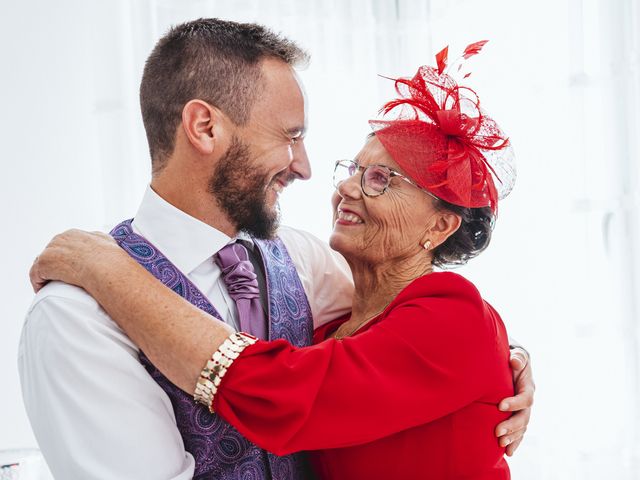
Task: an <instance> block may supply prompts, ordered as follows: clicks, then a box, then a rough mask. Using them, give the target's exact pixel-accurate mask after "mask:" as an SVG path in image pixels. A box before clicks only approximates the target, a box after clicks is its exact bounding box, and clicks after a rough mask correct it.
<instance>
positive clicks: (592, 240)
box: [0, 0, 640, 480]
mask: <svg viewBox="0 0 640 480" xmlns="http://www.w3.org/2000/svg"><path fill="white" fill-rule="evenodd" d="M200 16H222V17H225V18H231V19H235V20H250V21H260V22H263V23H265V24H267V25H269V26H271V27H273V28H274V29H276V30H281V31H283V32H284V33H286V34H287V35H289V36H291V37H292V38H294V39H296V40H298V41H299V42H300V43H302V44H303V45H304V46H306V47H308V49H309V50H310V51H311V53H312V55H313V61H312V64H311V66H310V68H309V69H308V70H307V71H305V72H303V73H302V77H303V80H304V82H305V84H306V88H307V91H308V94H309V98H310V106H311V110H310V114H311V116H310V121H311V125H310V127H311V129H310V132H309V136H308V141H307V144H308V150H309V153H310V156H311V159H312V165H313V168H314V178H313V179H312V180H311V181H309V182H305V183H302V182H299V183H298V184H297V185H294V186H292V187H290V190H289V191H288V192H286V193H285V194H284V196H283V201H282V210H283V217H284V220H285V222H286V223H288V224H291V225H295V226H298V227H301V228H304V229H307V230H310V231H312V232H314V233H316V234H317V235H319V236H320V237H323V238H326V237H327V236H328V233H329V231H330V223H329V218H330V217H329V206H328V198H329V195H330V193H331V166H332V163H333V161H334V160H335V159H336V158H340V157H349V156H353V155H354V154H355V153H356V152H357V150H358V149H359V147H360V145H361V143H362V141H363V138H364V136H365V135H366V133H367V132H368V126H367V124H366V120H367V119H369V118H371V117H372V116H373V115H374V114H375V112H376V110H377V108H378V107H379V106H380V104H381V103H382V101H383V100H385V99H388V98H389V95H391V94H392V86H391V84H390V82H388V81H386V80H383V79H380V78H378V77H376V75H377V74H384V75H389V76H393V75H412V74H413V73H414V71H415V69H416V67H417V66H418V65H420V64H422V63H431V64H432V63H433V54H434V53H435V52H436V51H437V50H439V49H440V47H442V46H444V45H446V44H447V43H450V44H451V49H450V51H451V52H452V54H453V52H455V51H461V49H462V48H464V46H465V45H466V44H467V43H470V42H472V41H476V40H480V39H487V38H488V39H490V40H491V41H490V43H489V44H488V45H487V47H486V48H485V51H483V53H482V54H481V55H480V56H478V57H477V58H476V59H475V60H474V61H473V72H474V73H473V75H472V77H471V78H470V83H471V86H472V87H474V88H476V89H477V91H478V92H479V93H480V95H481V98H482V100H483V105H484V106H485V107H486V108H487V110H488V111H489V112H490V113H491V114H492V115H493V116H494V117H495V118H496V119H498V120H499V121H500V123H501V124H502V125H503V127H504V128H505V129H506V130H507V132H509V134H510V135H511V138H512V141H513V143H514V145H515V148H516V153H517V155H518V162H519V179H518V182H517V183H516V188H515V190H514V192H513V194H512V195H511V196H510V197H509V198H508V199H507V200H506V201H505V202H504V204H503V205H502V206H501V211H500V219H499V221H498V226H497V229H496V232H495V237H494V241H493V244H492V246H491V248H490V249H489V251H487V252H486V253H484V254H483V255H482V256H481V257H480V258H478V259H477V260H475V261H474V262H472V264H471V265H469V266H468V267H465V268H464V269H463V270H462V272H463V273H464V274H466V275H468V276H469V277H470V278H472V279H473V280H474V281H475V282H476V283H477V284H478V285H479V286H480V288H481V290H482V291H483V292H484V293H485V296H486V297H487V298H488V299H489V300H490V301H492V302H493V303H494V304H495V306H496V307H498V309H499V310H500V311H501V312H502V314H503V317H504V318H505V320H506V323H507V325H508V327H509V329H510V331H511V333H512V335H513V336H514V337H516V338H518V339H519V340H520V341H521V342H522V343H524V344H525V345H526V346H527V347H528V348H529V349H530V350H531V352H532V354H533V361H534V369H535V370H534V373H535V377H536V380H537V384H538V392H537V395H536V401H537V404H536V406H535V409H534V417H533V419H532V422H531V427H530V430H529V432H528V433H527V437H526V440H525V443H524V444H523V445H522V447H521V449H520V451H519V452H518V453H517V455H516V457H515V458H514V459H513V460H511V465H512V468H513V472H514V475H513V476H514V478H518V479H523V480H526V479H536V480H539V479H562V480H566V479H573V478H575V479H601V478H606V477H609V478H616V479H621V480H628V479H629V480H630V479H633V478H638V475H640V473H639V472H640V470H639V464H640V459H639V457H638V455H639V452H640V441H639V435H640V428H639V427H640V419H639V417H638V411H637V405H638V403H639V400H640V395H639V386H638V384H639V375H638V366H639V362H638V355H639V349H638V342H639V330H638V321H639V319H638V312H639V310H640V304H639V303H638V298H640V295H638V293H640V292H639V291H638V289H639V285H640V283H639V280H638V276H639V274H640V251H639V249H638V242H639V241H640V235H639V223H640V222H639V219H638V206H639V202H638V191H640V189H639V188H638V186H639V183H640V173H639V171H638V159H639V158H638V143H637V140H636V139H635V137H636V135H637V126H638V117H637V112H638V111H639V109H640V101H639V84H640V77H639V74H638V71H639V70H638V65H639V54H638V52H639V51H640V42H638V36H637V35H638V34H637V33H636V32H637V31H638V28H637V27H638V26H639V23H640V13H639V10H638V5H637V2H636V1H635V0H616V1H614V2H608V1H605V0H583V1H580V0H540V1H538V2H535V3H523V2H509V1H507V0H485V1H484V2H473V1H471V0H456V1H451V0H432V1H430V2H429V1H426V0H425V1H417V0H416V1H413V0H399V1H397V2H396V1H386V0H378V1H373V0H355V1H350V2H344V1H340V2H339V1H337V0H333V1H330V0H325V1H321V0H310V1H305V2H294V1H280V0H269V1H264V0H263V1H254V0H244V1H234V2H231V1H189V2H186V1H169V0H157V1H152V0H137V1H133V0H130V1H127V0H110V1H98V0H65V1H60V0H59V1H56V2H46V1H44V0H37V1H28V2H27V1H23V2H15V1H8V0H0V22H2V28H0V49H2V50H1V55H0V58H1V59H2V61H3V63H4V68H3V69H2V75H0V105H2V107H3V112H4V115H2V116H1V117H0V135H1V138H2V145H3V149H2V151H1V153H0V167H1V168H0V179H1V180H2V188H0V209H1V213H2V218H3V220H4V227H3V229H2V235H0V252H2V253H0V268H2V272H3V275H2V279H1V280H0V282H1V283H0V292H2V293H1V294H0V301H1V303H0V304H1V305H2V313H3V315H2V316H3V321H2V324H0V381H1V383H0V385H2V387H1V390H0V392H1V394H0V449H3V448H15V447H21V446H34V445H35V441H34V439H33V437H32V434H31V432H30V428H29V426H28V422H27V419H26V416H25V414H24V411H23V407H22V404H21V399H20V393H19V385H18V379H17V373H16V355H17V344H18V338H19V333H20V328H21V322H22V318H23V316H24V312H25V310H26V308H27V306H28V305H29V303H30V300H31V297H32V295H31V292H30V289H29V286H28V282H27V276H26V272H27V271H28V268H29V265H30V263H31V260H32V258H33V257H34V256H35V255H36V254H37V252H38V251H39V250H40V249H41V248H42V247H43V246H44V244H45V243H46V241H47V240H48V239H49V238H50V237H51V236H52V235H53V234H54V233H56V232H58V231H60V230H63V229H66V228H69V227H81V228H89V229H106V228H108V226H110V225H112V224H114V223H115V222H117V221H118V220H120V219H122V218H125V217H130V216H132V215H133V214H134V213H135V209H136V206H137V203H138V201H139V199H140V197H141V194H142V192H143V189H144V186H145V184H146V182H147V181H148V165H149V161H148V158H147V157H148V155H147V152H146V145H145V142H144V132H143V130H142V126H141V121H140V115H139V113H138V106H137V86H138V82H139V77H140V73H141V69H142V64H143V62H144V59H145V57H146V55H147V54H148V52H149V51H150V49H151V47H152V46H153V43H154V42H155V40H156V39H157V38H158V37H159V36H160V35H161V34H162V33H163V32H164V31H165V30H166V28H167V27H168V25H170V24H171V23H176V22H180V21H183V20H188V19H192V18H197V17H200Z"/></svg>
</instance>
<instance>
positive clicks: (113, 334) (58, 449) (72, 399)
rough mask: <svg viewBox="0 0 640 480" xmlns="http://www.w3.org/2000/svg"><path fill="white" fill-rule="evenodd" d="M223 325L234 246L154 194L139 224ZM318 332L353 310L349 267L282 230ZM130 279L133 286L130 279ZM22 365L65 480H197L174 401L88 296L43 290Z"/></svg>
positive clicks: (27, 327)
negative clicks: (224, 263)
mask: <svg viewBox="0 0 640 480" xmlns="http://www.w3.org/2000/svg"><path fill="white" fill-rule="evenodd" d="M133 229H134V231H135V232H136V233H139V234H140V235H142V236H144V237H145V238H146V239H147V240H149V241H150V242H151V243H153V244H154V245H155V246H156V247H158V248H159V249H160V251H162V253H163V254H164V255H165V256H166V257H167V258H168V259H169V260H170V261H171V262H173V263H174V264H175V265H176V267H178V269H180V271H182V272H183V273H184V274H185V275H186V276H187V277H188V278H189V280H191V281H192V282H193V283H194V284H195V285H196V286H197V287H198V288H199V289H200V290H201V291H202V293H203V294H205V295H206V296H207V298H208V299H209V301H210V302H211V304H212V305H213V306H214V307H215V308H216V310H218V312H219V313H220V315H221V316H222V318H223V319H224V320H225V321H226V322H227V323H229V324H230V325H235V324H236V322H237V318H236V317H237V311H236V308H235V304H234V303H233V300H231V298H230V297H229V295H228V293H227V291H226V288H225V286H224V283H223V282H222V279H221V275H220V273H221V272H220V269H219V267H218V266H217V265H216V264H215V262H214V261H213V258H212V256H213V255H214V254H215V253H216V252H217V251H218V250H219V249H220V248H222V247H223V246H224V245H226V244H227V243H229V242H230V241H233V240H234V239H231V238H229V237H227V236H226V235H224V234H223V233H221V232H219V231H218V230H215V229H214V228H212V227H210V226H209V225H207V224H205V223H202V222H200V221H199V220H197V219H195V218H193V217H191V216H189V215H187V214H186V213H184V212H182V211H181V210H179V209H177V208H175V207H174V206H172V205H170V204H169V203H168V202H166V201H165V200H163V199H162V198H161V197H160V196H159V195H157V194H156V193H155V192H154V191H153V190H152V189H151V188H148V189H147V192H146V194H145V196H144V199H143V201H142V204H141V206H140V209H139V210H138V213H137V215H136V217H135V220H134V222H133ZM278 235H279V236H280V238H281V239H282V241H283V242H284V244H285V246H286V247H287V250H288V251H289V254H290V255H291V258H292V260H293V262H294V264H295V266H296V269H297V271H298V274H299V276H300V279H301V281H302V284H303V286H304V289H305V292H306V294H307V298H308V299H309V303H310V305H311V310H312V314H313V317H314V324H315V326H318V325H320V324H322V323H325V322H327V321H329V320H332V319H333V318H336V317H338V316H340V315H342V314H344V313H346V312H347V311H348V310H349V309H350V302H351V295H352V292H353V284H352V280H351V275H350V272H349V268H348V266H347V265H346V262H345V261H344V259H343V258H342V257H341V256H340V255H338V254H336V253H335V252H333V251H332V250H330V249H329V247H328V245H326V244H325V243H323V242H321V241H320V240H318V239H317V238H315V237H313V236H312V235H310V234H308V233H305V232H301V231H298V230H294V229H291V228H284V227H283V228H281V229H280V230H279V232H278ZM125 280H126V279H125ZM18 366H19V370H20V378H21V383H22V392H23V397H24V402H25V406H26V409H27V414H28V416H29V419H30V421H31V426H32V428H33V431H34V433H35V436H36V439H37V440H38V443H39V446H40V449H41V450H42V453H43V455H44V456H45V459H46V460H47V463H48V464H49V467H50V469H51V471H52V473H53V475H54V476H55V477H56V478H59V479H82V480H90V479H101V480H108V479H113V480H128V479H131V480H140V479H154V480H156V479H157V480H160V479H174V480H178V479H179V480H182V479H191V478H192V477H193V472H194V466H195V465H194V459H193V457H192V456H191V454H189V453H188V452H186V451H185V449H184V444H183V442H182V437H181V436H180V433H179V431H178V428H177V426H176V420H175V416H174V413H173V408H172V406H171V402H170V401H169V398H168V396H167V395H166V394H165V393H164V391H163V390H162V389H161V388H160V386H159V385H158V384H157V383H156V382H155V381H154V380H153V379H152V378H151V377H150V376H149V374H148V373H147V371H146V370H145V369H144V367H143V366H142V365H141V364H140V362H139V360H138V348H137V347H136V345H134V344H133V343H132V342H131V340H130V339H129V338H128V337H127V336H126V335H125V333H124V332H123V331H122V330H120V328H119V327H118V326H117V325H116V324H115V323H114V322H113V321H112V320H111V318H109V316H108V315H107V314H106V313H105V311H104V310H103V309H102V308H100V306H99V305H98V304H97V302H96V301H95V300H94V299H93V298H92V297H91V296H89V295H88V294H87V293H86V292H85V291H84V290H82V289H80V288H76V287H73V286H70V285H67V284H63V283H60V282H53V283H51V284H49V285H47V286H46V287H45V288H43V289H42V290H41V291H40V292H39V293H38V294H37V295H36V297H35V299H34V301H33V303H32V305H31V307H30V309H29V311H28V313H27V317H26V320H25V324H24V327H23V331H22V337H21V340H20V348H19V353H18Z"/></svg>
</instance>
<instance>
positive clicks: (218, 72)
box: [140, 18, 309, 172]
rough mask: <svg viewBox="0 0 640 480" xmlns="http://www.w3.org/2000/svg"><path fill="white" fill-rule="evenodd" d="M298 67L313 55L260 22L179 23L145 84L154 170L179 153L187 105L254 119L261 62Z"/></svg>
mask: <svg viewBox="0 0 640 480" xmlns="http://www.w3.org/2000/svg"><path fill="white" fill-rule="evenodd" d="M266 58H276V59H280V60H282V61H283V62H285V63H287V64H289V65H291V66H298V65H300V64H304V63H306V62H308V59H309V56H308V54H307V53H306V52H305V51H304V50H302V49H301V48H300V47H298V46H297V45H296V44H295V43H294V42H293V41H291V40H289V39H287V38H284V37H282V36H280V35H278V34H276V33H274V32H272V31H271V30H269V29H267V28H265V27H263V26H262V25H257V24H254V23H237V22H231V21H227V20H220V19H217V18H201V19H199V20H194V21H191V22H187V23H183V24H180V25H177V26H174V27H173V28H171V29H170V30H169V32H168V33H167V34H166V35H165V36H164V37H162V38H161V39H160V40H159V41H158V43H157V44H156V46H155V47H154V49H153V51H152V52H151V55H149V58H148V59H147V62H146V64H145V67H144V73H143V75H142V82H141V84H140V107H141V110H142V121H143V122H144V128H145V130H146V132H147V140H148V142H149V152H150V154H151V160H152V165H153V171H154V172H157V171H159V170H160V169H162V167H163V166H164V165H165V163H166V160H167V158H168V157H169V156H170V155H171V154H172V153H173V150H174V147H175V135H176V130H177V128H178V125H179V124H180V122H181V117H182V109H183V108H184V106H185V105H186V104H187V102H189V101H190V100H193V99H200V100H203V101H205V102H207V103H209V104H211V105H214V106H215V107H217V108H219V109H220V110H221V111H223V112H224V113H225V114H226V115H227V116H228V117H229V118H230V119H231V121H233V122H234V123H235V124H236V125H244V124H246V122H247V121H248V120H249V117H250V114H251V108H252V106H253V103H254V101H255V99H256V97H257V94H258V93H259V91H260V88H261V87H260V80H261V61H262V60H264V59H266Z"/></svg>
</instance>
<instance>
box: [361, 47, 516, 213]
mask: <svg viewBox="0 0 640 480" xmlns="http://www.w3.org/2000/svg"><path fill="white" fill-rule="evenodd" d="M485 43H487V42H486V41H481V42H476V43H473V44H471V45H469V46H468V47H467V48H466V49H465V51H464V53H463V55H462V56H461V57H460V59H458V60H457V61H456V62H454V63H453V64H452V65H451V67H454V66H457V68H456V71H457V72H458V73H459V72H461V70H462V65H463V62H464V61H465V60H466V59H468V58H469V57H471V56H473V55H476V54H477V53H478V52H480V50H481V49H482V47H483V46H484V44H485ZM447 53H448V47H446V48H445V49H444V50H442V51H441V52H440V53H438V54H437V55H436V61H437V68H436V67H430V66H422V67H420V68H419V69H418V73H416V75H415V76H414V77H413V78H411V79H406V78H399V79H395V86H396V91H397V92H398V95H399V96H400V98H397V99H395V100H392V101H390V102H388V103H386V104H385V105H384V106H383V107H382V109H381V110H380V113H381V115H382V117H381V119H379V120H371V121H370V122H369V123H370V125H371V126H372V128H373V129H374V131H375V134H376V137H377V138H378V139H379V140H380V142H381V143H382V145H383V146H384V147H385V149H386V150H387V152H389V154H390V155H391V156H392V157H393V159H394V160H395V161H396V162H397V163H398V165H400V167H401V168H402V169H403V170H404V171H405V172H406V173H407V175H408V176H409V177H410V178H411V179H412V180H413V181H414V182H416V183H417V184H418V185H419V186H420V187H422V188H424V189H425V190H428V191H429V192H431V193H432V194H433V195H435V196H436V197H438V198H440V199H442V200H444V201H446V202H449V203H452V204H454V205H460V206H463V207H470V208H476V207H485V206H490V207H491V209H492V210H493V211H494V213H495V212H496V211H497V206H498V200H501V199H503V198H504V197H506V196H507V195H508V194H509V192H510V191H511V189H512V188H513V184H514V183H515V178H516V170H515V162H514V154H513V149H512V148H511V144H510V142H509V139H508V138H507V137H506V135H505V134H504V133H503V132H502V130H501V129H500V127H499V126H498V124H497V123H496V122H495V121H494V120H493V119H491V118H490V117H489V116H487V114H486V113H485V112H484V111H483V110H482V108H480V100H479V98H478V95H477V94H476V93H475V92H474V91H473V90H471V89H470V88H467V87H462V86H459V85H458V84H457V82H456V81H455V80H454V79H453V77H452V76H451V75H449V74H448V73H446V72H447V71H449V70H451V67H449V68H448V67H447ZM469 75H470V74H469V73H467V74H466V75H464V77H463V78H467V77H468V76H469Z"/></svg>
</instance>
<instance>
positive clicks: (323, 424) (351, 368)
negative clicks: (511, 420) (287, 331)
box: [213, 272, 513, 480]
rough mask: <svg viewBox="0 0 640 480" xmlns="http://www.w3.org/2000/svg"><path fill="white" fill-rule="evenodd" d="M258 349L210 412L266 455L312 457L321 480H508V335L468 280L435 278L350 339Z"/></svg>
mask: <svg viewBox="0 0 640 480" xmlns="http://www.w3.org/2000/svg"><path fill="white" fill-rule="evenodd" d="M343 321H345V319H341V320H339V321H336V322H332V323H331V324H329V325H326V326H324V327H321V328H320V329H318V330H316V335H315V340H316V341H320V343H318V344H316V345H313V346H310V347H306V348H295V347H292V346H291V345H290V344H289V343H288V342H286V341H284V340H277V341H273V342H265V341H258V342H257V343H256V344H254V345H252V346H250V347H248V348H246V349H245V351H244V352H243V353H242V355H240V357H239V358H238V359H237V360H236V361H235V362H234V363H233V365H232V366H231V367H230V368H229V371H228V372H227V374H226V376H225V377H224V380H223V382H222V384H221V386H220V388H219V390H218V393H217V395H216V397H215V399H214V405H213V406H214V409H215V411H216V412H217V413H219V414H220V415H222V417H223V418H225V419H226V420H227V421H228V422H229V423H231V424H232V425H233V426H234V427H236V428H237V429H238V430H239V431H240V433H242V434H243V435H244V436H245V437H247V438H248V439H249V440H251V441H252V442H254V443H256V444H257V445H259V446H260V447H262V448H264V449H266V450H269V451H271V452H274V453H276V454H278V455H284V454H287V453H291V452H296V451H300V450H309V451H310V452H309V454H310V456H311V461H312V464H313V466H314V469H315V471H316V472H317V474H318V476H319V477H320V478H321V479H349V480H358V479H368V480H375V479H434V480H435V479H478V480H485V479H501V480H503V479H509V478H510V475H509V467H508V466H507V463H506V461H505V459H504V458H503V454H504V449H503V448H501V447H500V446H499V445H498V440H497V438H496V437H495V435H494V430H495V427H496V425H497V424H498V423H500V422H501V421H502V420H504V419H506V418H507V417H508V416H509V414H508V413H503V412H500V411H499V410H498V407H497V405H498V402H499V401H500V400H501V399H503V398H505V397H508V396H511V395H513V380H512V376H511V369H510V367H509V345H508V339H507V334H506V331H505V328H504V325H503V324H502V321H501V320H500V317H499V315H498V314H497V313H496V312H495V310H493V308H491V306H489V305H488V304H487V303H486V302H484V301H483V300H482V298H481V296H480V294H479V292H478V290H477V289H476V288H475V287H474V285H473V284H472V283H470V282H469V281H467V280H466V279H464V278H463V277H461V276H460V275H457V274H455V273H450V272H445V273H432V274H430V275H427V276H425V277H421V278H418V279H417V280H415V281H413V282H412V283H411V284H410V285H409V286H407V287H406V288H405V289H404V290H403V291H402V292H400V294H399V295H398V296H397V297H396V299H395V300H394V301H393V302H392V303H391V304H390V305H389V306H388V307H387V309H386V310H385V311H384V312H383V313H382V315H380V316H379V317H378V318H377V319H376V320H374V321H373V322H372V323H370V324H368V325H366V326H365V327H363V328H362V329H361V330H359V331H358V332H357V334H356V335H354V336H353V337H348V338H345V339H344V340H334V339H328V340H326V341H321V340H322V339H324V338H326V336H327V334H330V333H331V332H332V331H334V330H335V329H336V328H337V327H338V326H339V324H340V323H341V322H343Z"/></svg>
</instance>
